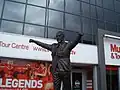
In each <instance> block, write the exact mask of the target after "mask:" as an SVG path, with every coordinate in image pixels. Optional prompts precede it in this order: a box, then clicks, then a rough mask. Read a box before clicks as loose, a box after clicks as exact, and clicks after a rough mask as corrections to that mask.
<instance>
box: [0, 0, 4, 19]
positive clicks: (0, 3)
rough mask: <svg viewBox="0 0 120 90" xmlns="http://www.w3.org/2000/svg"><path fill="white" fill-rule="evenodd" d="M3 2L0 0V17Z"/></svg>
mask: <svg viewBox="0 0 120 90" xmlns="http://www.w3.org/2000/svg"><path fill="white" fill-rule="evenodd" d="M3 2H4V0H0V17H1V13H2V7H3Z"/></svg>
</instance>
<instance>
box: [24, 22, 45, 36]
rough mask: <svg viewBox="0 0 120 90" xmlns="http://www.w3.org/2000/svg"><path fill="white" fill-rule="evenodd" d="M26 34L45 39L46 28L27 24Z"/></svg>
mask: <svg viewBox="0 0 120 90" xmlns="http://www.w3.org/2000/svg"><path fill="white" fill-rule="evenodd" d="M24 34H25V35H30V36H37V37H44V27H42V26H35V25H29V24H25V28H24Z"/></svg>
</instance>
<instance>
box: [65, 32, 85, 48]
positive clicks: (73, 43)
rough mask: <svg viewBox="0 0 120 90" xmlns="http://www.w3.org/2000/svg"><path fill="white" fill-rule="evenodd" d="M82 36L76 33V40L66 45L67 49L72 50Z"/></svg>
mask: <svg viewBox="0 0 120 90" xmlns="http://www.w3.org/2000/svg"><path fill="white" fill-rule="evenodd" d="M82 36H83V34H80V33H78V35H77V37H76V39H75V40H74V41H73V42H71V43H69V44H68V46H67V49H69V50H72V49H73V48H74V47H75V46H76V45H77V44H78V43H79V42H80V40H81V37H82Z"/></svg>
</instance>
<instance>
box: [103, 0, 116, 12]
mask: <svg viewBox="0 0 120 90" xmlns="http://www.w3.org/2000/svg"><path fill="white" fill-rule="evenodd" d="M113 4H114V2H113V0H103V7H104V8H107V9H111V10H114V6H113Z"/></svg>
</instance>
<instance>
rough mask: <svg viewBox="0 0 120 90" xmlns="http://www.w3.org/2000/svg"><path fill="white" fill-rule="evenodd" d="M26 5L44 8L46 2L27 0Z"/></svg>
mask: <svg viewBox="0 0 120 90" xmlns="http://www.w3.org/2000/svg"><path fill="white" fill-rule="evenodd" d="M28 3H29V4H34V5H38V6H46V0H28Z"/></svg>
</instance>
